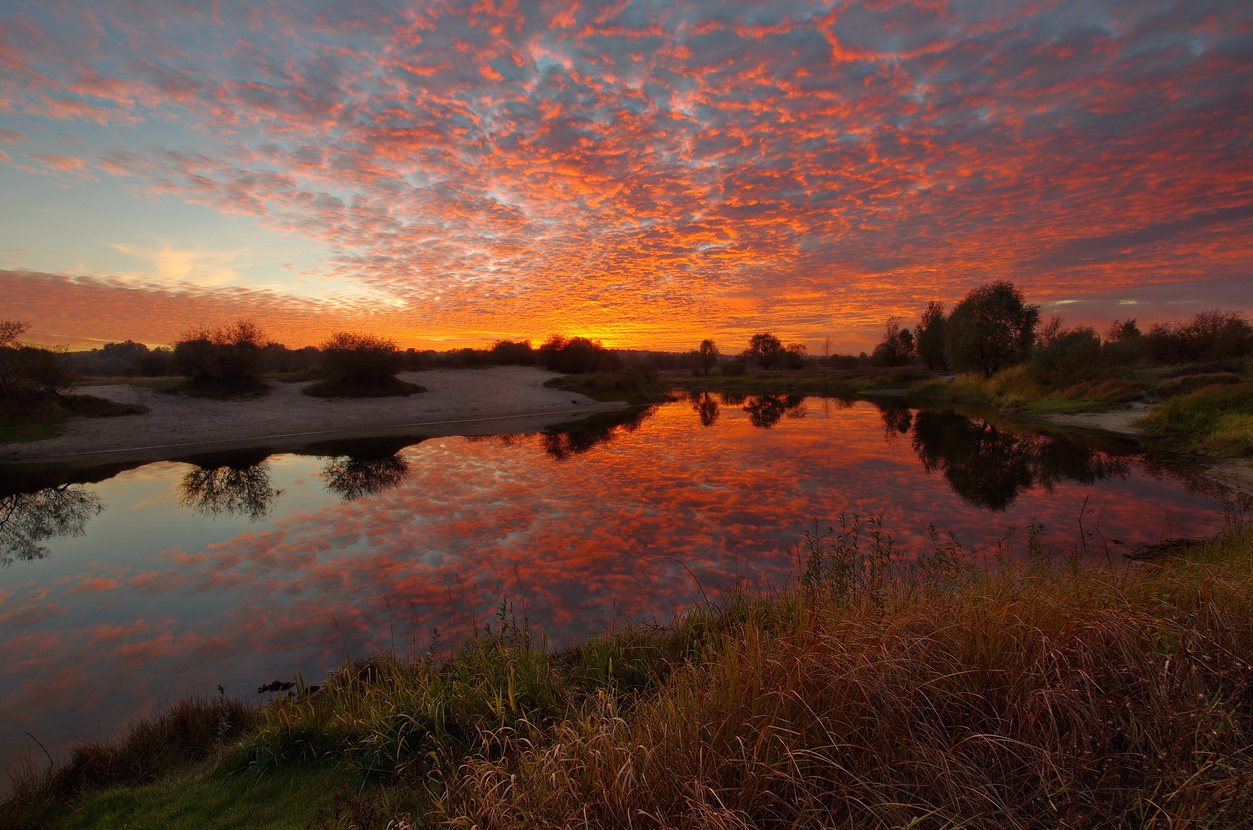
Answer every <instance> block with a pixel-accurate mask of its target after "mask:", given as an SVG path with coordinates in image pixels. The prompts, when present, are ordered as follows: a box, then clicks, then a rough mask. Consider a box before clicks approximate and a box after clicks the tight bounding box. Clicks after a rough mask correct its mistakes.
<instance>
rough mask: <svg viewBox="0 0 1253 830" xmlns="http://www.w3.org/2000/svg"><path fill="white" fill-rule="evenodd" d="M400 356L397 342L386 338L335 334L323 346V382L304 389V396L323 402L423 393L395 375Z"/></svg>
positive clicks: (419, 388) (422, 390)
mask: <svg viewBox="0 0 1253 830" xmlns="http://www.w3.org/2000/svg"><path fill="white" fill-rule="evenodd" d="M400 362H401V356H400V352H399V351H397V349H396V342H395V341H394V340H391V339H389V338H386V337H377V336H375V335H372V334H357V333H355V332H336V333H335V334H332V335H331V338H330V339H329V340H327V341H326V342H325V343H323V344H322V374H323V376H324V377H325V380H323V381H321V382H319V383H315V384H313V385H311V386H306V387H305V389H304V392H305V394H306V395H312V396H314V397H322V398H389V397H404V396H407V395H412V394H413V393H414V392H425V391H426V389H424V388H423V387H421V386H419V385H418V384H416V383H406V382H405V381H403V380H400V379H399V378H397V377H396V376H395V375H396V373H397V372H398V371H400Z"/></svg>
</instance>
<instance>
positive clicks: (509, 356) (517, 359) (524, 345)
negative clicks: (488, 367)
mask: <svg viewBox="0 0 1253 830" xmlns="http://www.w3.org/2000/svg"><path fill="white" fill-rule="evenodd" d="M491 360H492V362H493V363H495V364H497V365H501V366H530V365H532V364H534V363H535V350H534V349H532V348H531V341H530V340H521V341H518V342H514V341H512V340H497V341H496V342H495V343H494V344H492V350H491Z"/></svg>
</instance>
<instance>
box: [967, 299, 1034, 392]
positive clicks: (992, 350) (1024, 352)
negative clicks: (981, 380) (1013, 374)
mask: <svg viewBox="0 0 1253 830" xmlns="http://www.w3.org/2000/svg"><path fill="white" fill-rule="evenodd" d="M1039 320H1040V309H1039V307H1038V306H1035V305H1028V304H1027V303H1025V302H1023V298H1022V293H1021V292H1020V291H1019V290H1018V289H1017V288H1015V287H1014V284H1013V283H1011V282H1009V281H1007V280H997V281H996V282H990V283H987V284H986V285H981V286H980V287H978V288H976V289H973V290H972V291H971V292H970V293H969V294H967V295H966V297H965V299H963V300H962V301H961V302H960V303H958V304H957V307H956V308H954V309H953V313H952V315H950V316H949V318H948V321H947V323H946V325H945V332H944V356H945V358H946V359H947V360H948V363H949V366H951V367H952V368H954V369H957V370H959V371H969V370H978V371H980V372H982V373H983V376H984V377H992V375H994V374H996V373H997V372H999V371H1000V370H1001V369H1004V368H1006V367H1008V366H1012V365H1014V364H1015V363H1019V362H1021V361H1023V360H1025V359H1026V358H1027V356H1028V355H1030V354H1031V345H1032V343H1034V342H1035V327H1036V324H1037V323H1038V322H1039Z"/></svg>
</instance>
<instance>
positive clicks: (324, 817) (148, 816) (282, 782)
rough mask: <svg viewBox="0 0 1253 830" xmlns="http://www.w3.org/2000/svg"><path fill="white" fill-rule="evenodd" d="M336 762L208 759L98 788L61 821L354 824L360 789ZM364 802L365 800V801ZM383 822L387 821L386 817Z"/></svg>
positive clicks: (252, 829) (76, 829)
mask: <svg viewBox="0 0 1253 830" xmlns="http://www.w3.org/2000/svg"><path fill="white" fill-rule="evenodd" d="M349 783H350V782H349V781H348V780H347V777H346V776H345V775H344V773H343V772H342V771H341V770H339V769H337V768H336V767H335V766H334V765H333V764H321V765H312V764H310V765H299V766H298V765H292V766H288V767H284V768H282V769H279V770H274V771H272V772H269V773H267V774H265V775H259V774H257V773H255V772H252V771H249V770H241V771H238V772H235V773H231V774H222V773H216V772H215V771H214V770H213V768H212V766H211V765H206V766H204V767H202V768H199V769H197V770H195V771H193V772H190V773H187V774H184V775H183V776H180V777H179V778H176V779H168V780H164V781H159V782H157V783H153V784H148V785H145V786H141V787H131V788H124V789H113V790H109V791H107V792H104V793H97V794H93V795H91V796H89V797H87V798H84V799H82V801H81V802H79V804H78V805H76V807H75V809H74V812H73V814H72V815H71V816H70V817H69V818H68V819H67V820H65V821H64V822H63V823H62V824H60V825H59V826H60V827H61V828H64V830H169V828H173V827H189V828H190V827H195V828H216V830H291V828H297V827H319V826H320V827H349V826H352V824H351V823H350V822H349V821H338V820H336V819H340V818H341V815H338V814H340V813H341V812H342V811H341V810H339V809H337V807H338V806H339V805H340V804H341V803H344V804H347V803H349V802H351V800H352V796H353V794H355V792H356V791H355V790H349V789H348V784H349ZM359 800H360V801H361V802H362V803H366V800H365V799H359ZM377 826H378V827H384V826H386V819H384V821H383V822H382V823H380V824H378V825H377Z"/></svg>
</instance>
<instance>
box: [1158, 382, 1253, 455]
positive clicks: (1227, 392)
mask: <svg viewBox="0 0 1253 830" xmlns="http://www.w3.org/2000/svg"><path fill="white" fill-rule="evenodd" d="M1136 423H1137V426H1139V427H1141V428H1142V429H1144V430H1145V431H1146V432H1148V433H1149V434H1151V435H1159V436H1164V437H1168V438H1174V439H1177V440H1182V441H1185V442H1187V443H1188V445H1189V446H1190V447H1191V448H1192V450H1193V451H1195V452H1199V453H1202V454H1205V455H1214V456H1219V457H1227V458H1234V457H1241V456H1248V455H1253V383H1238V384H1226V385H1222V386H1210V387H1206V388H1204V389H1198V390H1197V391H1195V392H1191V393H1189V394H1187V395H1183V396H1181V397H1178V398H1172V399H1170V400H1168V401H1166V402H1165V403H1163V404H1161V405H1159V406H1157V407H1154V408H1153V410H1152V411H1151V412H1149V414H1148V415H1145V416H1144V417H1143V418H1141V419H1140V420H1139V421H1137V422H1136Z"/></svg>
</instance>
